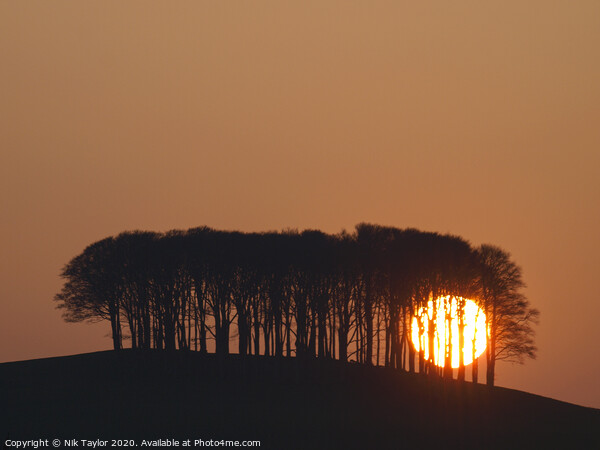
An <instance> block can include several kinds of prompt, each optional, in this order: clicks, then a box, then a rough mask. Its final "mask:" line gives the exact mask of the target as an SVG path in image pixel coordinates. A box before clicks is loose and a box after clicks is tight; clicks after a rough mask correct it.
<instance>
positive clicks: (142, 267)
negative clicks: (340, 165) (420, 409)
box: [55, 223, 538, 385]
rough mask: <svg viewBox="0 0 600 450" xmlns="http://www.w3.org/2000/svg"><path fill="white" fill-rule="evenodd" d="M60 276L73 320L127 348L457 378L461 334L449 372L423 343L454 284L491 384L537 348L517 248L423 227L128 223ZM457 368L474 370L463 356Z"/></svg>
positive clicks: (63, 303) (61, 301) (62, 299)
mask: <svg viewBox="0 0 600 450" xmlns="http://www.w3.org/2000/svg"><path fill="white" fill-rule="evenodd" d="M61 276H62V277H63V279H64V286H63V288H62V290H61V292H60V293H58V294H57V295H56V297H55V300H56V301H57V302H58V306H59V308H62V309H63V310H64V318H65V320H67V321H75V322H78V321H98V320H107V321H110V325H111V332H112V340H113V344H114V348H115V349H120V348H122V347H123V341H124V340H130V342H131V347H132V348H158V349H170V350H174V349H187V350H195V351H199V352H209V351H211V352H212V351H214V352H216V353H217V354H227V353H229V352H230V351H231V349H230V346H231V345H235V344H236V343H237V352H239V353H240V354H242V355H249V354H255V355H259V354H263V355H274V356H288V357H289V356H296V357H324V358H338V359H340V360H343V361H347V360H352V361H356V362H360V363H364V364H377V365H380V364H383V365H386V366H391V367H394V368H398V369H402V370H406V371H410V372H415V371H417V370H418V371H420V372H423V373H428V374H431V375H434V376H445V377H453V376H454V372H453V370H452V369H451V368H450V364H449V360H450V355H451V354H452V348H450V346H451V343H449V344H448V347H449V348H447V349H446V353H445V358H446V365H445V369H444V368H439V367H437V366H435V364H434V362H433V351H430V352H429V355H431V356H430V357H429V358H427V359H426V358H425V356H424V352H423V351H420V352H417V351H415V347H414V346H413V345H412V343H411V342H410V336H411V326H412V325H411V324H412V319H413V317H415V311H418V309H419V308H420V307H422V306H424V305H427V302H429V301H434V302H436V301H438V300H437V299H438V298H440V297H442V296H448V295H449V296H455V297H460V298H469V299H473V300H474V301H476V302H477V303H478V305H479V306H480V308H481V309H482V310H483V311H484V312H485V314H486V327H487V330H488V345H487V350H486V362H487V365H486V367H487V373H486V375H487V377H486V379H487V383H488V384H490V385H493V383H494V372H495V362H496V361H497V360H500V359H506V360H512V361H519V362H521V361H522V360H523V358H525V357H535V351H536V348H535V345H534V342H533V328H532V324H534V323H536V320H537V316H538V312H537V310H535V309H533V308H531V307H530V305H529V303H528V301H527V299H526V298H525V297H524V296H523V294H522V292H521V291H522V288H523V287H524V283H523V280H522V274H521V269H520V268H519V267H518V266H517V265H516V264H515V263H514V262H513V261H512V260H511V258H510V255H509V254H507V253H506V252H505V251H503V250H502V249H500V248H498V247H495V246H491V245H483V246H481V247H479V248H472V247H471V245H470V244H469V243H468V242H467V241H465V240H464V239H462V238H460V237H457V236H452V235H441V234H438V233H430V232H421V231H418V230H415V229H398V228H393V227H383V226H378V225H372V224H364V223H363V224H359V225H358V226H357V227H356V229H355V231H354V232H353V233H348V232H341V233H339V234H334V235H332V234H326V233H323V232H320V231H314V230H309V231H303V232H298V231H295V230H288V231H283V232H265V233H242V232H226V231H219V230H214V229H210V228H206V227H202V228H193V229H190V230H187V231H170V232H168V233H154V232H141V231H134V232H125V233H122V234H120V235H118V236H117V237H108V238H106V239H103V240H101V241H98V242H95V243H94V244H92V245H90V246H88V247H87V248H86V249H85V250H84V251H83V252H82V253H81V254H80V255H78V256H76V257H75V258H73V259H72V260H71V261H70V262H69V263H68V264H67V265H66V266H65V267H64V269H63V271H62V273H61ZM459 309H460V308H459ZM434 310H435V308H434ZM417 319H418V323H419V327H420V328H421V331H420V332H421V333H422V329H423V328H424V327H423V324H422V323H421V322H422V320H429V321H430V323H429V327H428V330H429V335H428V339H429V342H430V346H431V348H433V345H434V342H433V339H434V338H433V332H434V331H435V325H434V324H435V318H426V319H423V317H417ZM448 319H449V320H450V319H451V318H448ZM460 323H461V321H460V311H459V324H460ZM462 329H464V327H461V326H459V333H460V334H461V336H460V337H461V339H462V340H461V342H464V339H465V338H467V339H468V337H465V336H462V331H461V330H462ZM457 377H458V379H465V367H464V364H463V362H462V358H461V364H460V367H459V368H458V371H457ZM477 378H478V368H477V363H476V362H475V363H474V364H473V365H472V379H473V381H475V382H477Z"/></svg>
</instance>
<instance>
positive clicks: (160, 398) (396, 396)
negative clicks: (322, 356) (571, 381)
mask: <svg viewBox="0 0 600 450" xmlns="http://www.w3.org/2000/svg"><path fill="white" fill-rule="evenodd" d="M0 390H1V392H0V395H1V397H0V404H1V408H0V437H2V442H3V444H4V442H5V440H6V439H7V438H10V439H39V438H42V439H49V440H50V441H52V439H55V438H61V439H89V440H95V439H104V440H108V446H109V447H110V445H111V440H112V439H135V440H136V444H137V445H138V446H139V445H140V444H141V440H142V439H146V440H152V439H176V440H179V441H183V440H185V439H191V446H193V444H194V440H195V439H203V440H205V441H208V440H210V439H213V440H240V441H241V440H260V441H261V444H262V445H261V448H276V449H287V448H297V449H312V448H323V449H336V448H344V449H347V448H362V449H378V448H390V449H391V448H433V447H434V446H436V447H438V446H442V447H443V448H486V449H490V448H498V449H500V448H502V449H505V448H510V449H514V448H600V438H599V434H600V432H599V430H600V410H597V409H592V408H585V407H581V406H576V405H572V404H569V403H564V402H560V401H556V400H552V399H549V398H545V397H540V396H536V395H532V394H527V393H524V392H520V391H515V390H510V389H504V388H498V387H496V388H488V387H486V386H483V385H472V384H470V383H458V382H456V381H447V380H446V381H442V380H440V381H435V380H431V379H429V378H427V377H424V376H422V375H418V374H417V375H411V374H407V373H403V372H398V371H395V370H388V369H384V368H379V367H367V366H363V365H359V364H351V363H341V362H339V361H330V360H299V359H295V358H281V359H276V358H273V357H261V356H259V357H254V356H253V357H240V356H237V355H230V356H227V357H226V358H221V359H219V358H218V357H217V356H216V355H212V354H211V355H200V354H196V353H193V352H179V351H178V352H165V351H134V350H123V351H119V352H114V351H109V352H99V353H89V354H82V355H75V356H68V357H61V358H48V359H39V360H31V361H22V362H14V363H4V364H0ZM80 446H81V444H80Z"/></svg>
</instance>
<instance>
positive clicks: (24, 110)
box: [0, 0, 600, 408]
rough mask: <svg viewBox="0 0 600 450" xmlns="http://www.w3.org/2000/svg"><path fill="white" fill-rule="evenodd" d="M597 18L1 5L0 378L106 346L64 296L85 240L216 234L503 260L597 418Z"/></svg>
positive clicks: (575, 5) (444, 9) (499, 12)
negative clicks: (389, 242) (448, 245)
mask: <svg viewBox="0 0 600 450" xmlns="http://www.w3.org/2000/svg"><path fill="white" fill-rule="evenodd" d="M599 48H600V2H598V1H596V0H589V1H583V0H581V1H572V2H548V1H545V0H544V1H529V2H522V1H504V2H478V1H455V2H446V1H425V2H399V1H371V2H358V1H341V0H340V1H332V0H319V1H302V2H281V1H272V2H264V1H263V2H192V1H189V2H187V1H186V2H184V1H175V2H148V1H144V2H141V1H131V2H120V1H102V2H79V1H69V2H65V1H55V2H43V1H40V2H35V1H31V2H2V3H0V61H1V63H0V211H1V214H0V248H1V250H0V311H1V314H0V362H6V361H15V360H24V359H32V358H41V357H49V356H60V355H68V354H74V353H82V352H91V351H97V350H105V349H110V348H111V341H110V338H109V337H108V336H107V334H108V333H109V328H108V327H107V326H105V325H102V324H67V323H65V322H63V320H62V319H61V313H60V311H57V310H56V309H55V306H56V304H55V303H54V302H53V300H52V299H53V296H54V295H55V294H56V293H57V292H58V291H59V290H60V288H61V286H62V282H61V279H60V277H59V273H60V270H61V268H62V267H63V266H64V264H66V263H67V262H68V261H69V260H70V259H71V258H72V257H74V256H76V255H77V254H79V253H80V252H81V251H82V250H83V249H84V248H85V247H86V246H87V245H89V244H91V243H92V242H95V241H97V240H99V239H102V238H104V237H107V236H110V235H116V234H118V233H119V232H121V231H125V230H134V229H144V230H155V231H166V230H170V229H187V228H190V227H195V226H200V225H207V226H210V227H214V228H219V229H228V230H234V229H235V230H242V231H265V230H281V229H284V228H298V229H300V230H302V229H306V228H316V229H321V230H323V231H326V232H331V233H334V232H338V231H340V230H342V229H347V230H352V229H353V227H354V226H355V225H356V224H357V223H359V222H371V223H377V224H381V225H390V226H396V227H400V228H404V227H416V228H419V229H421V230H425V231H437V232H440V233H452V234H457V235H460V236H462V237H464V238H465V239H467V240H469V241H470V242H471V243H472V244H473V245H480V244H482V243H490V244H494V245H498V246H500V247H502V248H504V249H505V250H507V251H509V252H510V253H511V254H512V256H513V258H514V260H515V261H516V262H517V263H518V264H519V265H520V266H521V267H522V268H523V274H524V279H525V281H526V283H527V286H528V287H527V289H526V291H525V293H526V295H527V297H528V298H529V300H530V302H531V305H532V306H533V307H536V308H538V309H539V310H540V311H541V322H540V325H539V326H538V327H537V328H536V329H537V337H536V343H537V345H538V347H539V352H538V358H537V360H535V361H528V362H527V363H526V364H525V365H523V366H520V365H510V364H500V365H499V367H498V368H497V384H498V385H500V386H505V387H509V388H514V389H520V390H524V391H528V392H532V393H535V394H539V395H544V396H548V397H552V398H556V399H559V400H564V401H568V402H572V403H577V404H581V405H586V406H593V407H596V408H600V383H598V380H599V379H600V350H599V349H600V345H599V344H598V343H599V342H600V329H599V327H598V323H599V316H600V296H599V294H598V289H597V287H596V286H597V279H598V274H599V273H600V262H599V258H598V255H599V253H600V207H599V205H600V203H599V200H600V177H599V176H598V171H599V169H600V83H599V82H598V80H600V52H598V49H599Z"/></svg>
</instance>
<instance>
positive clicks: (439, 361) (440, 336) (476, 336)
mask: <svg viewBox="0 0 600 450" xmlns="http://www.w3.org/2000/svg"><path fill="white" fill-rule="evenodd" d="M461 304H462V305H463V309H464V346H463V355H464V364H465V365H467V364H471V363H472V362H473V359H474V358H477V357H478V356H479V355H481V353H483V351H484V350H485V346H486V329H485V314H484V312H483V311H482V310H481V308H479V307H478V306H477V304H476V303H475V302H474V301H472V300H468V299H463V298H461V297H455V296H449V295H448V296H444V297H438V298H437V299H436V301H435V302H433V301H432V300H430V301H429V302H427V308H425V307H421V308H419V309H418V310H417V311H416V312H415V317H413V320H412V330H411V338H412V342H413V345H414V346H415V349H416V351H417V352H419V351H420V350H421V349H423V351H424V353H425V359H426V360H427V359H429V345H428V336H429V332H430V330H429V324H430V322H431V323H432V324H434V327H433V328H434V330H432V331H433V333H434V335H433V353H434V354H433V359H434V362H435V364H436V365H437V366H440V367H443V366H444V355H445V352H446V347H447V342H450V343H451V352H452V355H451V356H452V367H453V368H456V367H458V366H459V360H460V352H459V317H458V314H457V311H458V310H459V305H461ZM434 308H435V309H434ZM448 322H450V326H447V324H448ZM419 327H421V330H419ZM420 331H421V332H420ZM473 347H475V351H473ZM449 350H450V349H449Z"/></svg>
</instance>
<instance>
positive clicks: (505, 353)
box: [478, 244, 539, 386]
mask: <svg viewBox="0 0 600 450" xmlns="http://www.w3.org/2000/svg"><path fill="white" fill-rule="evenodd" d="M478 256H479V263H480V274H481V301H482V305H483V308H484V312H485V314H486V321H487V328H488V346H487V348H486V363H487V373H486V382H487V384H488V385H489V386H493V385H494V378H495V370H496V361H498V360H506V361H512V362H518V363H522V362H523V360H524V358H535V356H536V350H537V349H536V347H535V345H534V341H533V336H534V332H533V327H532V324H536V323H537V320H538V317H539V311H538V310H537V309H533V308H531V307H530V306H529V302H528V301H527V299H526V298H525V296H524V295H523V294H522V292H521V290H522V289H523V288H524V287H525V283H524V282H523V278H522V271H521V268H520V267H519V266H517V265H516V264H515V263H514V262H513V261H512V260H511V258H510V254H508V253H507V252H505V251H504V250H502V249H501V248H499V247H496V246H493V245H487V244H484V245H482V246H481V247H479V249H478Z"/></svg>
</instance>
